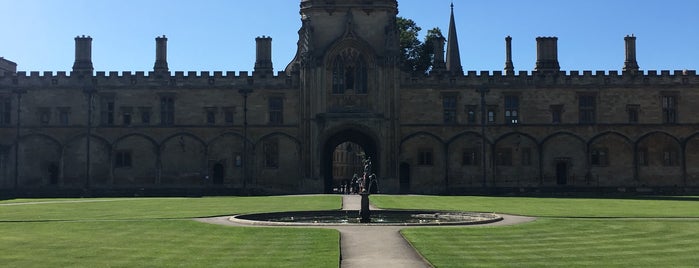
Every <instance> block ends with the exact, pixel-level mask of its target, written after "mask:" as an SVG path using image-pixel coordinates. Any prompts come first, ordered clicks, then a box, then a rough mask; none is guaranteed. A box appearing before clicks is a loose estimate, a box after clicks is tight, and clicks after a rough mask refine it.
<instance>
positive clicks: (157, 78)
mask: <svg viewBox="0 0 699 268" xmlns="http://www.w3.org/2000/svg"><path fill="white" fill-rule="evenodd" d="M292 78H293V77H292V76H289V75H287V73H286V72H283V71H280V72H278V73H277V75H271V74H264V73H260V74H258V73H255V72H252V73H251V72H247V71H241V72H238V73H236V72H234V71H227V72H222V71H214V72H209V71H199V72H196V71H190V72H182V71H177V72H174V73H157V72H152V71H151V72H130V71H123V72H108V73H107V72H95V73H94V75H92V76H85V75H81V74H77V73H68V72H56V73H54V72H51V71H46V72H29V73H27V72H17V73H12V72H0V88H2V87H75V86H78V87H83V86H85V85H86V84H90V85H94V86H100V87H126V86H131V87H139V86H168V87H188V88H201V87H207V88H210V87H217V88H218V87H222V88H223V87H243V86H253V85H254V86H255V87H266V88H291V87H294V85H298V82H297V81H294V79H292Z"/></svg>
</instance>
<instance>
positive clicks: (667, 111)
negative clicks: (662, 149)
mask: <svg viewBox="0 0 699 268" xmlns="http://www.w3.org/2000/svg"><path fill="white" fill-rule="evenodd" d="M662 102H663V123H664V124H676V123H677V96H663V97H662Z"/></svg>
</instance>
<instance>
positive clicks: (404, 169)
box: [399, 162, 410, 193]
mask: <svg viewBox="0 0 699 268" xmlns="http://www.w3.org/2000/svg"><path fill="white" fill-rule="evenodd" d="M399 172H400V175H399V180H400V192H401V193H407V192H409V191H410V164H408V163H406V162H402V163H400V171H399Z"/></svg>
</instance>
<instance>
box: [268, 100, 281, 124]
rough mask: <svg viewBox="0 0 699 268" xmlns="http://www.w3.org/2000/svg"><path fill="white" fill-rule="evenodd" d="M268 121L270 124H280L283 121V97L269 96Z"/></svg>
mask: <svg viewBox="0 0 699 268" xmlns="http://www.w3.org/2000/svg"><path fill="white" fill-rule="evenodd" d="M269 123H270V124H272V125H281V124H283V123H284V98H282V97H270V98H269Z"/></svg>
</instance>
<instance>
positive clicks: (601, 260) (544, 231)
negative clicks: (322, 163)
mask: <svg viewBox="0 0 699 268" xmlns="http://www.w3.org/2000/svg"><path fill="white" fill-rule="evenodd" d="M697 201H699V198H697V197H681V198H667V199H663V198H636V199H613V198H602V199H594V198H520V197H451V196H449V197H440V196H372V202H374V204H376V205H378V206H379V207H390V208H411V209H412V208H420V209H444V210H463V211H488V212H499V213H512V214H520V215H530V216H538V217H540V218H539V219H538V220H537V221H535V222H531V223H526V224H520V225H514V226H504V227H473V228H464V227H456V228H409V229H404V230H403V231H402V233H403V235H404V236H405V237H406V238H407V239H408V240H409V241H410V242H411V243H412V244H413V245H414V246H415V247H416V248H417V249H418V251H419V252H420V253H421V254H422V255H423V256H424V257H425V258H427V259H428V260H429V261H430V262H431V263H432V264H433V265H435V266H436V267H698V266H699V254H697V252H699V202H697Z"/></svg>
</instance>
